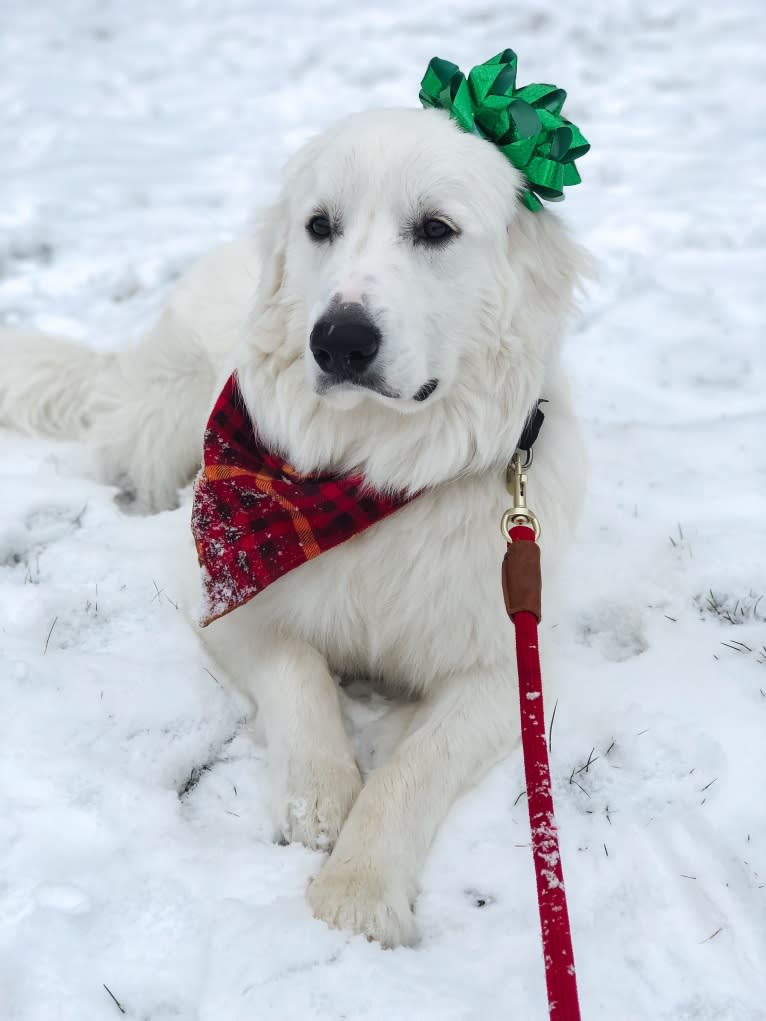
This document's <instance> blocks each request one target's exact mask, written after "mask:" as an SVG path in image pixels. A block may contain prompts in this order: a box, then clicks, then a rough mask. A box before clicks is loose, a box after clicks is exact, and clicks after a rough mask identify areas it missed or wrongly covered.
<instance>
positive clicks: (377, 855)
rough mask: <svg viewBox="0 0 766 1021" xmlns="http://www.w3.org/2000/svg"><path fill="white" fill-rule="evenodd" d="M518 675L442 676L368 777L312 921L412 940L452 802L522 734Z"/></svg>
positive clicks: (319, 885)
mask: <svg viewBox="0 0 766 1021" xmlns="http://www.w3.org/2000/svg"><path fill="white" fill-rule="evenodd" d="M514 679H515V670H514V669H513V667H512V666H511V664H510V663H509V664H508V669H507V672H505V671H502V670H496V671H494V672H489V673H487V672H484V671H479V670H477V671H476V672H475V673H473V674H463V675H459V676H456V677H454V678H451V679H449V680H445V681H444V682H443V684H442V686H441V687H440V688H438V689H437V690H436V691H435V692H434V693H433V694H432V695H430V696H429V698H428V700H427V701H425V702H424V703H423V704H422V705H421V707H420V709H419V710H418V712H417V714H416V716H415V718H414V719H413V722H412V726H411V727H410V730H409V732H408V734H407V736H406V737H405V738H404V740H403V741H402V743H401V745H400V746H399V748H398V749H397V751H396V752H395V753H394V755H393V757H392V758H391V759H390V760H389V761H388V762H387V763H386V764H385V765H383V766H381V767H380V768H379V769H377V770H375V771H374V772H373V773H371V774H370V776H369V777H368V779H367V782H366V784H365V787H364V789H363V791H362V793H361V794H360V796H359V798H358V799H357V802H356V804H355V805H354V808H353V809H352V811H351V814H350V815H349V818H348V820H347V822H346V825H345V826H344V828H343V830H342V831H341V834H340V837H339V838H338V841H337V843H336V845H335V849H334V851H333V853H332V855H331V856H330V858H329V860H328V861H327V863H326V864H325V866H324V868H323V869H322V870H321V872H320V873H319V875H318V876H317V877H316V878H315V879H314V881H313V882H312V883H311V885H310V886H309V890H308V899H309V903H310V905H311V907H312V909H313V911H314V914H315V916H316V917H317V918H321V919H323V920H324V921H326V922H327V923H328V924H329V925H331V926H333V927H335V928H342V929H349V930H351V931H352V932H360V933H364V934H365V935H367V936H368V937H370V938H372V939H377V940H379V941H380V942H381V943H382V944H383V945H384V946H386V947H393V946H396V945H398V944H400V943H412V942H413V941H414V939H415V937H416V932H415V924H414V918H413V913H412V905H413V902H414V900H415V897H416V895H417V891H418V877H419V874H420V870H421V867H422V864H423V860H424V858H425V855H426V852H427V851H428V848H429V846H430V844H431V841H432V839H433V837H434V834H435V832H436V830H437V828H438V826H439V824H440V822H441V821H442V819H443V818H444V816H445V814H446V813H447V810H448V809H449V807H450V805H451V804H452V802H453V800H454V799H455V798H456V797H457V796H458V795H459V794H460V793H461V792H462V791H463V790H465V789H466V788H467V787H469V786H470V785H471V784H473V783H475V782H476V781H477V780H478V779H479V778H480V777H481V776H482V774H483V773H484V772H485V771H486V770H487V769H488V768H489V766H490V765H492V764H493V763H494V762H496V761H497V760H498V759H500V758H501V757H503V756H504V755H506V754H508V752H509V751H510V749H511V748H512V747H513V745H514V743H515V742H516V740H517V738H518V733H519V730H518V722H517V718H516V699H517V689H516V685H515V683H514Z"/></svg>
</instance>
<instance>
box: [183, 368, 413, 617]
mask: <svg viewBox="0 0 766 1021" xmlns="http://www.w3.org/2000/svg"><path fill="white" fill-rule="evenodd" d="M409 499H411V498H410V497H408V496H400V497H396V496H394V497H391V496H383V495H381V494H380V493H376V492H374V491H372V490H370V489H369V487H367V486H366V485H365V481H364V478H363V476H361V475H344V476H341V477H336V476H319V475H299V474H298V473H297V472H296V471H295V470H294V469H293V468H291V467H290V465H289V464H286V463H285V462H284V461H283V460H282V458H281V457H279V456H278V455H276V454H273V453H272V452H271V451H270V450H268V449H267V448H266V447H265V446H264V445H263V443H262V442H261V441H260V440H259V439H258V437H257V435H256V433H255V430H254V429H253V425H252V422H251V419H250V416H249V415H248V413H247V409H246V407H245V402H244V400H243V398H242V394H241V392H240V389H239V384H238V383H237V379H236V373H235V374H234V375H232V376H231V377H230V378H229V380H228V382H227V383H226V386H225V387H224V388H223V391H222V392H221V395H220V396H219V398H218V400H217V401H216V403H215V407H214V408H213V411H212V413H211V415H210V420H209V421H208V424H207V428H206V430H205V441H204V451H203V460H202V470H201V471H200V473H199V475H198V476H197V481H196V483H195V486H194V506H193V508H192V521H191V527H192V533H193V535H194V541H195V542H196V544H197V554H198V556H199V562H200V567H201V569H202V581H203V587H204V593H205V605H204V608H203V613H202V617H201V620H200V624H201V625H202V626H203V627H205V626H206V625H207V624H210V623H211V622H212V621H214V620H217V619H218V617H223V616H224V614H227V613H229V612H230V611H231V610H235V609H236V608H237V607H238V606H242V604H243V603H246V602H248V601H249V600H250V599H252V598H253V596H255V595H257V594H258V593H259V592H262V591H263V589H265V588H266V587H267V586H268V585H270V584H271V583H272V582H274V581H276V580H277V579H278V578H281V577H282V575H283V574H286V573H287V572H288V571H291V570H293V568H295V567H299V566H300V565H301V564H305V563H306V561H308V560H313V559H314V557H318V556H319V554H320V553H324V552H325V550H329V549H332V548H333V546H337V545H338V544H339V543H341V542H344V541H345V540H346V539H350V538H352V536H354V535H358V534H359V533H360V532H363V531H364V530H365V529H366V528H369V526H370V525H374V524H375V523H376V522H377V521H380V520H381V519H382V518H385V517H387V516H388V515H389V514H392V513H393V512H394V511H395V510H398V509H399V508H400V507H402V506H404V505H405V504H406V503H407V502H408V501H409Z"/></svg>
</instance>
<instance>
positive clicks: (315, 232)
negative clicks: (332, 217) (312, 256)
mask: <svg viewBox="0 0 766 1021" xmlns="http://www.w3.org/2000/svg"><path fill="white" fill-rule="evenodd" d="M306 230H307V231H308V232H309V234H310V235H311V237H312V238H313V239H314V240H316V241H327V240H328V239H329V238H330V237H331V235H332V224H331V223H330V221H329V219H328V218H327V217H326V216H323V215H322V214H321V213H318V214H317V215H316V216H312V217H311V219H310V220H309V222H308V223H307V224H306Z"/></svg>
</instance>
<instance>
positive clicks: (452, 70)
mask: <svg viewBox="0 0 766 1021" xmlns="http://www.w3.org/2000/svg"><path fill="white" fill-rule="evenodd" d="M517 65H518V58H517V56H516V54H515V53H514V52H513V50H503V52H502V53H498V54H497V56H495V57H492V59H491V60H487V61H485V62H484V63H483V64H479V65H477V66H476V67H474V68H473V70H472V71H471V72H470V74H469V75H468V77H467V78H466V76H465V75H464V74H463V72H462V71H461V70H460V68H459V67H458V66H457V64H452V63H450V61H449V60H442V59H441V58H440V57H434V58H433V60H432V61H431V62H430V63H429V65H428V68H427V70H426V73H425V76H424V77H423V81H422V82H421V85H420V102H421V103H422V104H423V106H425V107H434V108H436V109H438V110H446V111H447V112H448V113H449V115H450V117H452V118H453V119H454V120H455V121H457V123H458V124H459V125H460V127H461V128H462V129H463V131H466V132H468V133H469V134H473V135H478V136H479V137H481V138H485V139H487V140H488V141H490V142H493V143H494V144H495V145H496V146H497V148H498V149H499V150H500V152H501V153H502V154H503V155H504V156H505V157H506V159H508V160H509V161H510V162H511V163H512V164H513V166H514V167H516V169H517V170H520V171H521V173H522V174H523V175H524V177H525V178H526V183H527V186H526V188H525V189H524V191H523V192H522V194H521V199H522V202H523V203H524V205H525V206H526V207H527V208H528V209H531V210H532V211H533V212H535V211H536V210H538V209H542V208H543V206H542V202H541V201H540V200H541V199H545V200H546V201H547V202H560V201H561V200H562V199H563V198H564V188H565V187H568V186H569V185H573V184H579V183H580V175H579V173H578V171H577V167H576V166H575V160H577V159H579V158H580V157H581V156H584V155H585V154H586V152H587V151H588V150H589V149H590V144H589V142H588V141H587V139H586V138H585V137H584V135H583V134H582V132H581V131H580V129H579V128H578V127H577V125H576V124H572V122H571V121H568V120H567V119H566V117H563V116H562V115H561V110H562V108H563V106H564V100H565V99H566V97H567V94H566V92H565V91H564V90H563V89H559V88H557V86H555V85H545V84H542V83H534V84H530V85H524V86H523V87H522V88H520V89H518V88H516V68H517Z"/></svg>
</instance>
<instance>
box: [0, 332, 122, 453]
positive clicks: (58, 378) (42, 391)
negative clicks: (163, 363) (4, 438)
mask: <svg viewBox="0 0 766 1021" xmlns="http://www.w3.org/2000/svg"><path fill="white" fill-rule="evenodd" d="M115 359H116V356H115V355H113V354H104V353H101V352H99V351H95V350H92V349H91V348H88V347H85V346H84V345H81V344H76V343H74V342H73V341H71V340H65V339H64V338H62V337H54V336H50V335H48V334H44V333H35V332H32V331H29V330H14V329H8V328H3V329H0V425H2V426H7V427H8V428H10V429H15V430H17V431H18V432H23V433H30V434H33V435H34V434H43V435H46V436H60V437H62V438H66V439H82V438H83V437H84V436H85V435H86V433H87V431H88V429H89V428H90V427H91V425H92V423H93V421H94V419H95V418H96V417H97V415H98V414H99V411H100V410H103V403H104V402H103V396H102V395H103V385H101V384H102V382H103V380H104V378H105V377H106V376H107V375H108V374H109V373H110V372H113V371H114V365H115Z"/></svg>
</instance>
